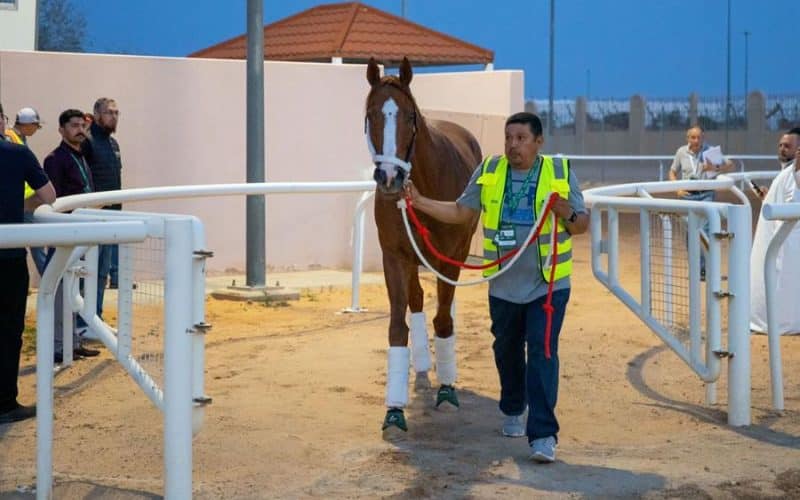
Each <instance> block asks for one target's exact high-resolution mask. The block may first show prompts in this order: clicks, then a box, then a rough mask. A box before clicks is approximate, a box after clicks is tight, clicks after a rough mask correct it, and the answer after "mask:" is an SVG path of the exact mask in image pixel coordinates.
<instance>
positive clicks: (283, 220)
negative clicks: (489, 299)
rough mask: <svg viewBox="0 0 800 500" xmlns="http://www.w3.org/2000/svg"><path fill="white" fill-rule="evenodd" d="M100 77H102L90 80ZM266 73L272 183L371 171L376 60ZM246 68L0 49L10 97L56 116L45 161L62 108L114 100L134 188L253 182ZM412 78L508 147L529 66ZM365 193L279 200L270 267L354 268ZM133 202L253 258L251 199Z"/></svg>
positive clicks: (424, 94)
mask: <svg viewBox="0 0 800 500" xmlns="http://www.w3.org/2000/svg"><path fill="white" fill-rule="evenodd" d="M97 74H102V75H103V78H91V77H89V76H87V75H97ZM264 74H265V86H264V87H265V88H264V90H265V110H266V113H265V114H266V116H265V128H266V130H265V139H266V166H265V172H266V179H267V180H268V181H355V180H367V179H371V178H372V170H373V168H374V166H373V165H372V161H371V158H370V155H369V152H368V149H367V146H366V141H365V138H364V101H365V99H366V96H367V92H368V90H369V84H368V83H367V81H366V76H365V75H366V66H365V65H360V64H329V63H297V62H281V61H267V62H265V63H264ZM245 76H246V71H245V61H242V60H220V59H199V58H191V59H187V58H158V57H134V56H113V55H90V54H66V53H46V52H2V51H0V101H2V103H3V106H4V107H5V108H6V109H19V108H20V107H22V106H25V105H29V103H36V108H37V110H38V111H39V113H40V115H41V116H42V119H43V120H44V122H45V125H44V127H43V128H42V129H41V130H40V131H39V133H37V134H36V135H35V136H33V137H31V140H30V142H29V144H30V146H31V148H32V149H33V151H34V152H35V153H36V156H37V157H38V158H39V160H40V161H41V160H43V159H44V157H45V156H46V155H47V154H48V153H49V152H50V151H51V150H52V149H53V148H55V147H56V146H57V145H58V143H59V141H60V136H59V135H58V115H59V113H60V112H61V111H63V110H64V109H67V108H79V109H82V110H91V106H92V104H93V103H94V101H95V99H96V98H97V97H100V96H109V97H114V98H115V99H116V100H117V103H118V105H119V108H120V124H119V128H118V131H117V138H118V140H119V142H120V145H121V149H122V163H123V172H122V186H123V188H136V187H151V186H173V185H184V184H226V183H241V182H245V180H246V161H245V157H246V154H245V152H246V147H245V125H246V112H245V102H246V98H245V89H246V86H245ZM57 80H63V81H81V82H83V84H82V85H72V86H64V85H58V84H57ZM411 86H412V91H413V92H414V94H415V96H416V98H417V100H418V103H419V105H420V106H421V108H422V110H423V113H424V115H425V116H428V117H434V118H450V119H453V120H456V121H458V122H459V123H461V124H463V125H465V126H466V127H468V128H469V129H470V130H471V131H472V132H473V133H474V134H475V135H476V137H477V138H478V139H479V141H480V143H481V145H482V147H483V150H484V152H486V153H487V154H489V153H494V152H500V151H502V146H503V122H504V119H505V117H506V116H507V115H508V114H510V113H511V112H514V111H518V110H521V109H522V108H523V106H524V104H523V88H524V85H523V75H522V72H521V71H475V72H464V73H443V74H435V73H426V74H421V73H420V74H415V75H414V79H413V81H412V84H411ZM358 200H359V194H358V193H350V194H328V195H275V196H270V197H268V198H267V203H266V205H267V208H266V220H267V231H266V234H267V243H266V245H267V248H266V259H267V265H268V266H269V267H270V268H272V269H292V268H296V269H306V268H308V267H309V266H322V267H329V268H349V267H350V265H351V258H352V257H351V255H352V249H351V246H350V241H351V225H352V219H353V214H354V209H355V206H356V204H357V202H358ZM126 208H129V209H131V210H149V211H159V212H172V213H183V214H190V215H196V216H198V217H200V218H201V219H202V220H203V222H204V223H205V227H206V231H207V239H208V243H209V248H210V249H212V250H213V251H214V254H215V256H214V258H213V259H211V260H210V261H209V269H211V270H218V271H221V270H225V269H229V268H236V269H244V268H245V219H246V217H245V198H244V197H227V198H213V199H205V200H201V199H187V200H170V201H158V202H147V203H131V204H127V205H126ZM366 226H367V227H368V228H369V229H368V232H367V235H366V238H365V242H366V244H365V254H364V263H365V268H366V269H373V270H374V269H378V268H379V267H380V261H381V259H380V249H379V248H378V243H377V238H376V235H375V231H374V223H373V222H372V214H371V207H370V209H369V215H368V222H367V224H366Z"/></svg>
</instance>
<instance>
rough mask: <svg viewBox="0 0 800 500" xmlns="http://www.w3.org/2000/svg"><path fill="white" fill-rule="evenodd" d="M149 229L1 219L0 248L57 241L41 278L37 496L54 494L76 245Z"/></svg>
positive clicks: (141, 234) (119, 239) (129, 238)
mask: <svg viewBox="0 0 800 500" xmlns="http://www.w3.org/2000/svg"><path fill="white" fill-rule="evenodd" d="M146 235H147V229H146V227H145V225H144V224H143V223H141V222H137V221H123V222H118V223H113V224H109V223H103V222H94V223H92V222H89V223H87V222H76V223H60V224H46V223H45V224H8V225H5V224H4V225H0V248H18V247H25V246H40V247H43V246H51V247H56V251H55V253H54V254H53V256H52V258H51V260H50V263H49V264H48V266H47V269H46V270H45V272H44V275H43V276H42V280H41V282H40V283H39V292H38V295H37V303H36V406H37V418H36V469H37V475H36V496H37V498H40V499H42V498H51V497H52V493H53V492H52V488H53V485H52V483H53V335H54V331H53V330H54V309H55V293H56V288H57V286H58V282H59V280H60V279H61V276H62V274H63V273H64V271H65V270H66V268H67V266H68V265H69V264H70V262H71V261H72V260H73V258H72V255H73V250H74V249H75V248H76V247H77V246H81V245H97V244H111V243H125V242H133V241H142V240H144V239H145V237H146ZM65 292H66V290H65ZM66 347H67V346H65V348H66Z"/></svg>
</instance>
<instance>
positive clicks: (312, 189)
mask: <svg viewBox="0 0 800 500" xmlns="http://www.w3.org/2000/svg"><path fill="white" fill-rule="evenodd" d="M347 192H356V193H362V197H361V198H360V199H359V201H358V203H357V205H356V209H355V214H354V216H353V279H352V290H351V294H352V295H351V305H350V307H349V308H347V309H346V311H348V312H361V311H362V309H361V307H360V306H359V290H360V287H361V272H362V263H363V255H364V211H365V210H366V207H367V206H368V201H369V200H370V199H371V198H372V196H373V195H374V192H375V181H332V182H261V183H242V184H202V185H194V186H168V187H152V188H136V189H124V190H119V191H103V192H99V193H87V194H79V195H73V196H65V197H63V198H59V199H57V200H56V202H55V203H54V204H53V209H54V210H56V211H58V212H65V211H69V210H74V209H76V208H81V207H100V206H106V205H109V204H113V203H126V202H132V201H150V200H163V199H175V198H202V197H219V196H237V195H238V196H241V195H258V194H264V195H270V194H312V193H347ZM39 214H40V212H39V211H37V212H36V217H37V220H38V216H39Z"/></svg>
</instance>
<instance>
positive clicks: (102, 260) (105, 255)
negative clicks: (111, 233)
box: [97, 245, 115, 318]
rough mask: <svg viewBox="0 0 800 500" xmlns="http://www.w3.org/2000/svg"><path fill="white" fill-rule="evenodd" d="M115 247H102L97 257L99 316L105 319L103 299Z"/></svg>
mask: <svg viewBox="0 0 800 500" xmlns="http://www.w3.org/2000/svg"><path fill="white" fill-rule="evenodd" d="M114 247H115V245H100V248H99V252H98V255H97V316H99V317H100V318H102V317H103V297H104V296H105V293H106V283H107V281H108V274H109V273H110V272H111V258H112V257H111V251H112V248H114Z"/></svg>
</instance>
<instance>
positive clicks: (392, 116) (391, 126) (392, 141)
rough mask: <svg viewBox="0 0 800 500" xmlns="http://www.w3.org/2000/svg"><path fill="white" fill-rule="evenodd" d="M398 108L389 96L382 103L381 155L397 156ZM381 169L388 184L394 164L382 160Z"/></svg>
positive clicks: (392, 176) (390, 181) (391, 178)
mask: <svg viewBox="0 0 800 500" xmlns="http://www.w3.org/2000/svg"><path fill="white" fill-rule="evenodd" d="M399 109H400V108H399V107H398V106H397V103H396V102H394V99H392V98H391V97H390V98H388V99H386V102H385V103H383V108H382V109H381V111H383V155H384V156H388V157H390V158H396V157H397V111H398V110H399ZM380 168H381V170H383V171H384V172H386V185H387V186H390V185H391V184H392V181H393V180H394V174H395V168H396V167H395V165H393V164H391V163H387V162H382V163H381V165H380Z"/></svg>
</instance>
